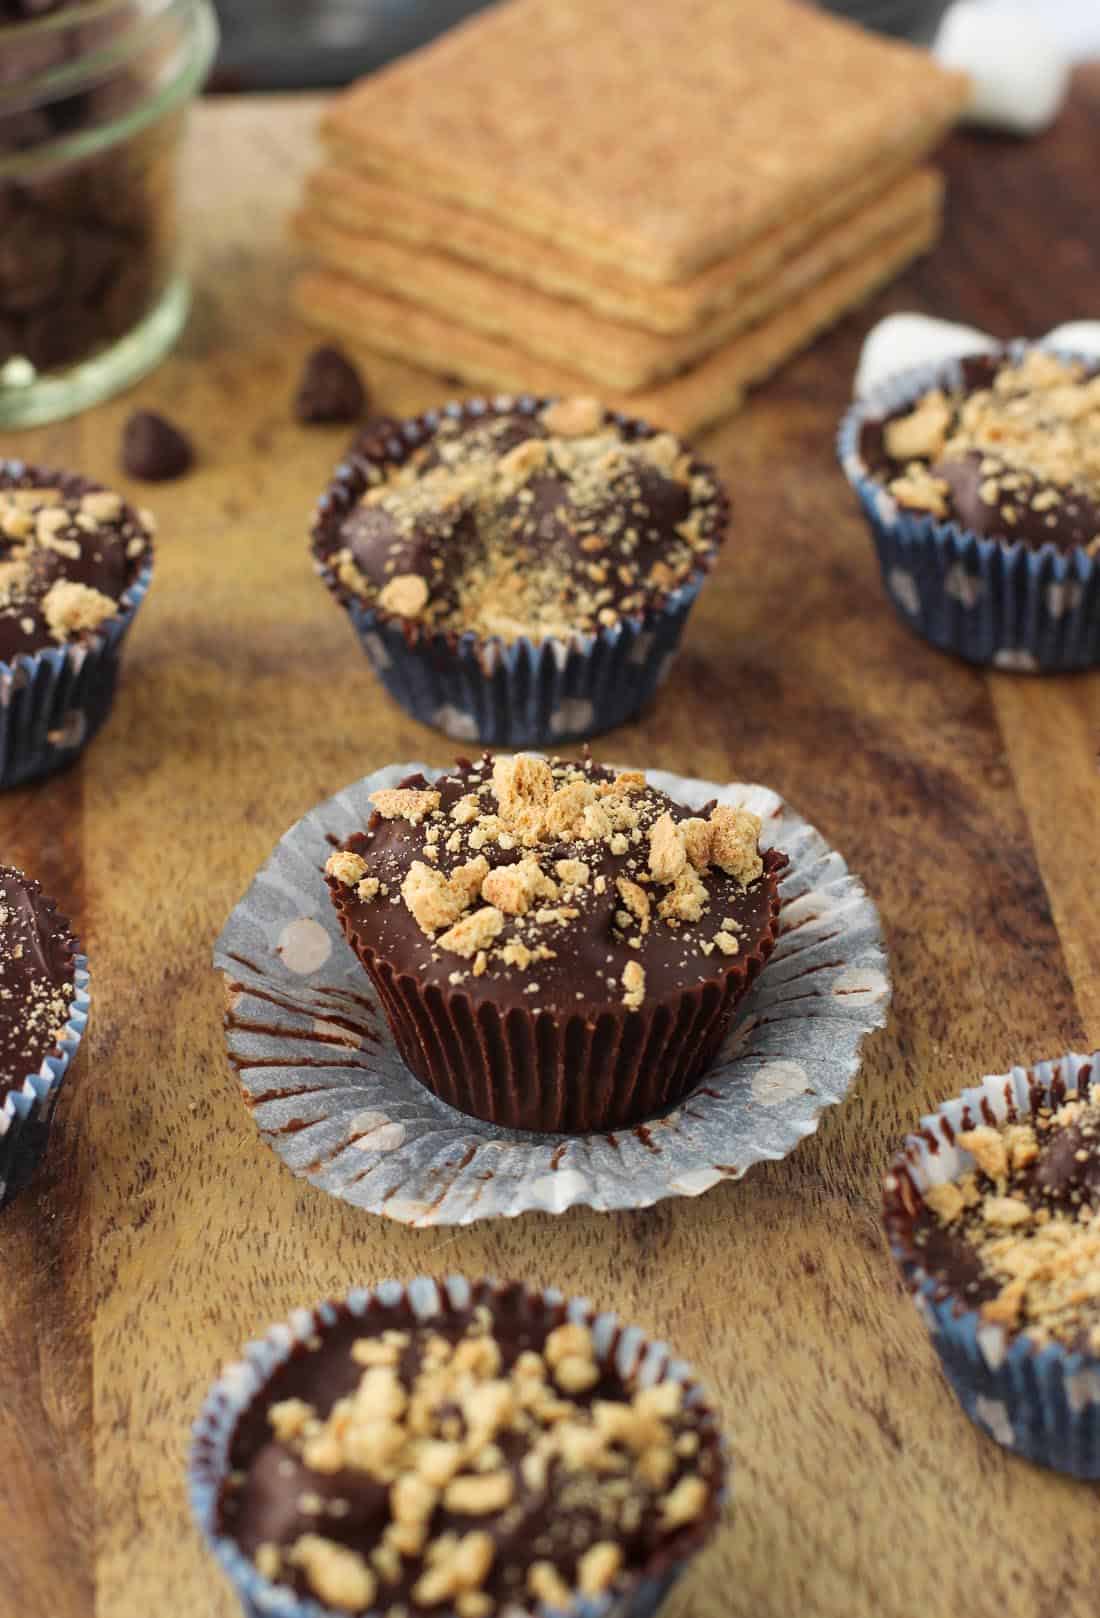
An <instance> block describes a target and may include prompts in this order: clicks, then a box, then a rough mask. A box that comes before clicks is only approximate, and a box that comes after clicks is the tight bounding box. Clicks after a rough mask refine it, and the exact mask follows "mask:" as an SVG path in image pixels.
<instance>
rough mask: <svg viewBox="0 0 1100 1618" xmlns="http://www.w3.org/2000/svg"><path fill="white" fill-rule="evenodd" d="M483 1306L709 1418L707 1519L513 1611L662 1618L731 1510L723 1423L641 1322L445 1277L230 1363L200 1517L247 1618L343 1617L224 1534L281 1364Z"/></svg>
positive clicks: (205, 1450)
mask: <svg viewBox="0 0 1100 1618" xmlns="http://www.w3.org/2000/svg"><path fill="white" fill-rule="evenodd" d="M479 1304H485V1305H487V1306H488V1307H489V1308H490V1309H491V1310H494V1309H499V1308H500V1307H501V1306H502V1305H503V1306H504V1307H506V1308H508V1309H509V1310H511V1311H513V1312H515V1311H516V1310H520V1311H523V1312H525V1313H527V1315H528V1318H532V1317H534V1318H538V1319H540V1320H544V1321H546V1322H547V1323H548V1324H549V1325H551V1326H557V1325H560V1324H562V1323H563V1322H565V1321H574V1322H576V1323H578V1324H580V1325H584V1326H587V1327H589V1329H590V1330H591V1332H592V1336H593V1340H594V1344H595V1350H596V1359H597V1363H599V1364H602V1365H611V1364H614V1366H615V1367H616V1369H617V1371H618V1372H619V1374H620V1375H621V1376H622V1377H624V1378H631V1379H632V1380H635V1379H636V1381H637V1384H638V1386H640V1387H651V1386H653V1385H655V1384H657V1383H660V1382H670V1381H674V1382H680V1383H682V1384H683V1385H684V1389H685V1392H684V1403H685V1405H688V1406H690V1407H693V1408H695V1409H696V1410H698V1411H700V1412H701V1413H702V1417H703V1426H702V1432H701V1441H702V1449H701V1460H700V1471H704V1470H705V1471H706V1472H707V1474H708V1476H709V1477H710V1479H711V1480H712V1483H713V1488H712V1491H711V1495H710V1499H709V1501H708V1504H707V1507H706V1509H705V1511H704V1513H703V1515H702V1516H701V1517H700V1518H699V1519H698V1520H697V1521H695V1522H693V1523H691V1524H689V1525H687V1526H686V1527H684V1528H683V1529H681V1530H680V1532H679V1533H677V1534H676V1535H675V1537H673V1538H671V1539H669V1540H668V1541H667V1542H666V1543H665V1544H664V1545H663V1546H661V1547H660V1548H659V1549H658V1550H656V1551H655V1552H654V1554H653V1555H652V1557H651V1558H650V1560H649V1561H648V1562H647V1563H646V1564H645V1565H644V1566H643V1567H641V1568H627V1569H625V1570H624V1572H623V1573H622V1574H620V1576H619V1577H618V1578H617V1579H616V1580H615V1583H614V1584H613V1586H612V1587H611V1589H610V1590H608V1591H606V1592H605V1593H604V1594H602V1595H593V1596H581V1595H577V1596H576V1597H575V1598H574V1600H573V1601H572V1602H571V1603H570V1605H569V1606H568V1607H567V1608H564V1609H560V1608H556V1609H554V1610H553V1611H551V1609H549V1608H548V1607H546V1606H545V1605H541V1604H540V1605H539V1606H538V1607H537V1609H536V1608H535V1607H530V1608H529V1607H527V1606H526V1605H525V1606H522V1607H521V1606H516V1605H515V1604H513V1605H512V1606H510V1607H509V1608H508V1611H509V1613H513V1614H514V1618H650V1615H651V1614H652V1613H654V1612H656V1610H657V1608H658V1607H659V1606H660V1604H661V1602H662V1601H663V1600H664V1598H665V1596H666V1595H667V1594H668V1592H669V1590H670V1589H671V1588H672V1586H673V1584H674V1583H675V1582H676V1580H677V1578H678V1577H679V1575H680V1574H681V1573H682V1572H683V1570H684V1568H685V1567H686V1566H687V1564H688V1562H689V1561H690V1559H691V1557H692V1556H693V1555H694V1554H695V1553H696V1552H697V1551H698V1550H700V1549H701V1548H702V1546H703V1545H704V1544H705V1542H706V1541H707V1540H708V1539H709V1538H710V1536H711V1535H712V1533H713V1532H714V1529H715V1527H716V1526H717V1524H718V1521H719V1519H720V1517H721V1515H722V1511H723V1507H724V1505H725V1501H726V1496H727V1490H728V1484H727V1477H728V1461H727V1457H726V1452H725V1446H724V1444H723V1442H722V1437H721V1434H720V1432H719V1428H718V1421H717V1417H716V1415H715V1413H714V1411H713V1409H712V1407H711V1405H710V1403H709V1401H708V1399H707V1397H706V1395H705V1393H704V1392H703V1389H702V1388H701V1387H700V1386H699V1384H698V1382H696V1380H695V1377H694V1374H693V1372H692V1371H691V1369H690V1368H689V1367H688V1366H687V1365H685V1364H684V1363H683V1362H682V1361H680V1360H675V1359H673V1358H672V1356H671V1354H670V1351H669V1349H668V1348H667V1347H666V1346H665V1344H663V1343H657V1342H651V1341H649V1340H648V1339H647V1338H646V1337H645V1335H644V1334H643V1333H642V1332H641V1331H639V1330H638V1329H637V1327H634V1326H623V1325H622V1324H621V1323H620V1322H619V1320H618V1318H617V1317H616V1316H615V1315H612V1314H597V1313H596V1311H595V1310H594V1309H593V1308H592V1306H591V1305H590V1304H589V1303H588V1302H587V1301H586V1300H585V1299H583V1298H572V1299H566V1298H565V1297H564V1295H563V1294H562V1293H560V1292H558V1291H556V1290H554V1289H547V1290H546V1291H542V1292H538V1291H534V1290H531V1289H529V1288H526V1287H524V1286H522V1285H520V1284H518V1283H512V1284H510V1285H507V1284H506V1285H500V1284H497V1283H495V1282H493V1281H468V1280H466V1279H465V1278H464V1277H462V1276H457V1275H451V1276H447V1277H445V1278H444V1279H442V1280H439V1281H436V1280H432V1279H431V1278H429V1277H426V1276H419V1277H417V1278H416V1279H415V1280H413V1281H411V1282H409V1283H408V1284H407V1285H403V1284H402V1283H401V1282H399V1281H385V1282H382V1283H381V1285H379V1286H377V1287H373V1288H371V1289H369V1290H368V1289H365V1288H357V1289H356V1290H355V1291H353V1292H350V1293H349V1294H348V1296H347V1297H346V1298H344V1299H341V1300H340V1301H338V1302H329V1303H322V1304H319V1305H317V1306H316V1307H315V1308H312V1309H297V1310H295V1312H294V1314H293V1315H292V1316H291V1318H290V1320H289V1321H287V1322H286V1324H285V1325H280V1326H274V1327H272V1328H271V1330H270V1331H268V1332H267V1333H266V1335H265V1336H264V1337H262V1338H260V1339H259V1340H258V1341H256V1342H251V1343H249V1344H248V1345H247V1346H246V1348H245V1350H244V1357H243V1358H242V1359H241V1360H240V1361H239V1362H238V1363H236V1364H233V1365H230V1366H228V1367H227V1369H226V1370H225V1371H224V1372H223V1373H222V1375H221V1377H220V1378H219V1380H218V1381H217V1382H216V1383H215V1384H214V1386H213V1387H212V1388H211V1390H210V1392H209V1393H208V1395H207V1397H206V1401H205V1403H204V1405H203V1408H202V1411H201V1413H200V1415H199V1418H198V1420H197V1421H196V1423H195V1426H194V1429H193V1432H192V1443H191V1453H190V1459H189V1467H188V1484H189V1493H190V1498H191V1509H192V1512H193V1513H194V1516H195V1520H196V1522H197V1523H198V1526H199V1530H200V1532H201V1533H202V1535H203V1538H204V1539H205V1541H206V1544H207V1546H208V1548H209V1549H210V1551H211V1552H212V1553H213V1554H214V1556H215V1557H216V1558H217V1560H218V1561H219V1563H220V1564H221V1566H222V1568H223V1570H224V1571H225V1572H226V1573H227V1574H228V1576H229V1578H230V1580H231V1581H232V1583H233V1586H234V1588H235V1590H236V1593H237V1596H238V1598H239V1600H240V1602H241V1606H242V1607H243V1609H244V1611H245V1613H246V1615H247V1618H340V1615H338V1614H335V1613H333V1612H332V1611H331V1610H330V1609H329V1608H326V1607H324V1606H322V1605H321V1604H320V1603H318V1602H316V1601H311V1600H307V1599H305V1598H303V1597H301V1596H299V1595H297V1594H296V1593H295V1592H294V1591H293V1590H291V1589H289V1588H287V1587H286V1586H285V1585H277V1584H272V1583H271V1582H269V1581H268V1580H267V1579H265V1578H264V1577H263V1576H262V1575H261V1574H260V1572H259V1570H258V1569H257V1568H256V1566H255V1564H254V1563H253V1562H252V1561H251V1560H250V1559H249V1558H248V1557H247V1556H245V1554H244V1552H243V1551H242V1550H241V1549H240V1547H239V1546H238V1545H237V1543H236V1541H235V1540H233V1539H232V1538H231V1537H230V1536H229V1535H228V1534H226V1533H224V1532H222V1531H221V1529H220V1524H219V1504H220V1499H221V1493H222V1488H223V1486H224V1483H225V1479H226V1477H227V1474H228V1473H229V1471H230V1469H231V1466H232V1460H231V1455H232V1448H233V1441H234V1437H235V1435H236V1432H237V1429H238V1427H239V1425H240V1423H241V1421H242V1420H243V1418H244V1416H245V1415H246V1413H247V1411H248V1410H249V1409H250V1407H251V1405H252V1404H253V1402H254V1401H255V1399H256V1398H257V1397H258V1396H259V1395H260V1394H262V1392H263V1390H264V1388H265V1387H266V1386H267V1385H268V1383H269V1382H270V1380H271V1378H272V1377H273V1376H274V1374H275V1373H276V1371H277V1370H278V1369H279V1367H280V1366H281V1365H283V1364H284V1363H285V1362H286V1361H287V1360H288V1359H289V1358H290V1357H291V1356H292V1355H293V1354H295V1353H296V1352H301V1348H302V1345H303V1344H306V1343H308V1342H309V1341H310V1340H311V1339H315V1338H316V1337H317V1336H318V1335H321V1334H323V1333H324V1331H325V1330H326V1329H328V1328H331V1327H332V1326H334V1325H335V1324H337V1323H338V1322H340V1321H341V1320H345V1319H347V1318H348V1317H349V1316H353V1317H357V1318H361V1319H362V1320H363V1322H364V1327H365V1329H367V1330H369V1329H370V1328H371V1327H372V1326H376V1327H377V1328H378V1329H385V1328H386V1327H389V1326H405V1325H407V1324H408V1323H409V1321H410V1319H413V1320H416V1321H418V1322H424V1321H429V1320H433V1319H438V1318H439V1317H440V1316H444V1315H446V1314H448V1313H450V1312H452V1311H463V1312H465V1311H467V1310H469V1309H471V1308H476V1307H477V1306H478V1305H479ZM432 1610H433V1612H434V1613H436V1614H437V1615H438V1618H454V1609H453V1607H452V1606H450V1605H444V1606H441V1607H437V1608H433V1609H432Z"/></svg>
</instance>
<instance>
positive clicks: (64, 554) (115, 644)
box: [0, 461, 153, 787]
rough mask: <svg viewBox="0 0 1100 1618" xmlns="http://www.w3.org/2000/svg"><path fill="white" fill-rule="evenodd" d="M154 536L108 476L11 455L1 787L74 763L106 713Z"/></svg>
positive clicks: (3, 586)
mask: <svg viewBox="0 0 1100 1618" xmlns="http://www.w3.org/2000/svg"><path fill="white" fill-rule="evenodd" d="M152 538H153V520H152V518H151V517H150V516H149V515H148V513H145V512H142V513H138V512H136V511H134V510H133V509H132V508H131V507H130V506H128V505H127V504H126V503H125V501H123V500H122V499H121V498H120V496H119V495H117V494H115V493H113V492H112V491H111V490H109V489H105V488H103V487H102V486H101V485H100V484H98V483H93V482H91V481H89V480H88V479H87V478H82V477H77V476H74V475H73V474H71V473H68V472H56V471H44V470H42V469H41V468H39V467H32V466H28V465H26V463H25V462H23V461H0V787H10V786H20V785H22V784H23V783H24V782H27V781H32V780H35V779H37V778H38V777H39V776H43V775H49V774H51V773H52V772H53V771H54V770H58V769H62V768H64V766H65V765H67V764H70V763H71V762H72V761H73V759H74V758H76V756H77V755H78V754H79V752H80V751H81V749H82V748H83V747H84V746H85V745H86V743H87V742H89V741H90V740H91V738H92V737H93V736H94V735H95V733H96V731H97V730H98V729H99V727H100V726H101V725H102V724H103V722H104V720H105V719H106V718H107V715H108V714H109V712H110V710H111V704H112V702H113V700H114V693H115V685H116V683H117V680H118V672H119V664H120V659H121V654H122V645H123V641H124V640H125V638H126V635H127V632H128V631H129V628H130V625H131V623H132V622H133V620H134V616H135V614H136V612H137V610H138V607H139V606H140V605H141V602H142V600H143V599H144V597H145V593H146V591H147V590H148V588H149V582H150V579H151V578H152V572H153V543H152Z"/></svg>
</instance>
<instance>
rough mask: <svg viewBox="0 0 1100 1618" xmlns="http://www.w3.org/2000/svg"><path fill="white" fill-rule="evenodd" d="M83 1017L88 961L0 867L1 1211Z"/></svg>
mask: <svg viewBox="0 0 1100 1618" xmlns="http://www.w3.org/2000/svg"><path fill="white" fill-rule="evenodd" d="M87 1020H88V963H87V961H86V960H85V959H84V957H83V955H81V954H80V952H79V946H78V945H77V942H76V940H75V938H74V937H73V934H72V929H71V927H70V926H69V923H68V922H67V921H66V919H65V917H64V916H62V915H59V914H58V911H57V907H56V906H55V905H54V903H53V901H52V900H50V899H47V898H46V896H45V894H44V893H43V892H42V889H41V888H40V887H39V885H38V883H37V882H36V881H34V879H33V878H32V877H29V876H26V875H25V874H24V873H23V872H22V871H17V870H15V869H14V868H13V867H11V866H0V1208H2V1207H4V1206H5V1205H6V1204H7V1203H8V1202H10V1201H11V1199H12V1198H13V1197H14V1196H15V1194H16V1192H17V1191H19V1190H20V1189H21V1187H23V1186H24V1185H25V1184H26V1183H27V1181H28V1180H29V1179H30V1178H31V1176H32V1175H33V1173H34V1171H35V1170H36V1168H37V1167H38V1164H39V1162H40V1160H41V1158H42V1155H43V1153H44V1151H45V1149H46V1142H47V1139H48V1136H49V1130H50V1122H51V1120H52V1117H53V1110H54V1107H55V1106H56V1104H57V1097H58V1094H59V1093H60V1090H61V1084H62V1080H63V1079H64V1077H65V1075H66V1073H67V1072H68V1069H69V1065H70V1063H71V1062H72V1059H73V1057H74V1056H75V1055H76V1050H77V1046H78V1045H79V1044H80V1040H81V1036H82V1035H83V1032H84V1026H85V1023H86V1022H87Z"/></svg>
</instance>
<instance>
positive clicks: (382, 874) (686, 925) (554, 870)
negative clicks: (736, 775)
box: [326, 754, 787, 1134]
mask: <svg viewBox="0 0 1100 1618" xmlns="http://www.w3.org/2000/svg"><path fill="white" fill-rule="evenodd" d="M371 802H372V804H373V809H374V812H373V814H372V815H371V818H370V821H369V823H368V825H367V826H366V827H365V828H364V829H363V831H362V832H360V833H357V834H356V835H354V836H352V837H350V838H349V839H348V840H347V841H346V842H345V843H344V845H343V847H342V848H341V849H339V850H338V851H337V852H335V853H334V854H333V855H332V856H331V857H330V859H329V860H328V864H327V867H326V877H327V881H328V884H329V890H330V892H331V895H332V900H333V903H334V905H335V907H336V912H337V915H338V917H339V919H340V923H341V926H342V928H343V930H344V934H345V936H346V937H347V940H348V942H349V944H350V945H351V947H352V949H353V950H354V951H355V953H356V954H357V955H358V957H359V959H360V961H361V962H362V963H363V966H364V968H365V969H366V971H367V972H368V973H369V975H370V978H371V981H372V982H373V984H374V986H375V988H376V989H377V991H378V994H379V996H380V998H381V1001H382V1004H383V1006H384V1008H385V1011H386V1015H387V1018H388V1019H389V1023H390V1027H391V1029H392V1031H393V1035H394V1038H395V1040H396V1041H397V1046H398V1049H399V1050H400V1052H401V1055H402V1058H403V1060H404V1061H405V1063H406V1065H407V1066H408V1068H409V1069H410V1071H411V1072H412V1073H414V1074H415V1075H416V1077H417V1078H418V1079H420V1080H421V1082H422V1083H424V1084H426V1085H427V1086H428V1088H429V1089H430V1090H432V1091H433V1092H434V1093H435V1094H436V1095H437V1096H439V1097H440V1098H441V1099H442V1100H444V1101H446V1102H448V1103H449V1104H450V1105H451V1106H453V1107H457V1108H458V1109H459V1110H460V1111H462V1112H466V1113H470V1114H472V1115H473V1116H474V1117H477V1118H482V1119H485V1120H487V1121H488V1122H490V1123H495V1124H499V1125H502V1126H504V1127H507V1128H514V1129H525V1130H549V1131H561V1132H565V1133H572V1134H582V1133H588V1132H591V1131H598V1130H609V1129H618V1128H620V1127H622V1126H627V1125H630V1124H635V1123H639V1122H641V1121H642V1120H644V1119H650V1118H653V1117H655V1116H657V1115H658V1114H660V1113H662V1112H664V1111H667V1110H668V1108H670V1107H672V1106H674V1105H675V1104H676V1103H677V1102H678V1101H680V1100H681V1099H682V1098H683V1097H684V1096H685V1095H686V1094H687V1093H688V1092H689V1091H690V1090H691V1088H692V1087H693V1085H695V1084H696V1083H697V1082H698V1080H699V1079H700V1078H701V1077H702V1075H703V1074H704V1073H705V1072H706V1071H707V1068H708V1067H709V1065H710V1064H711V1062H712V1061H713V1060H714V1057H715V1055H716V1053H717V1051H718V1050H719V1048H720V1046H721V1043H722V1040H723V1038H724V1036H725V1034H726V1032H727V1030H728V1029H729V1026H730V1021H731V1018H732V1015H733V1011H734V1008H735V1007H736V1005H737V1004H738V1002H739V1001H740V1000H741V999H742V997H743V996H744V995H745V993H746V992H747V990H748V988H749V986H750V985H751V984H752V983H753V982H754V981H755V979H756V977H757V975H758V974H759V972H760V970H761V968H762V967H763V965H764V962H765V961H766V960H767V959H768V957H769V955H770V954H771V952H772V949H773V947H774V944H775V940H776V936H777V933H778V927H779V876H780V873H781V872H782V871H783V870H784V869H785V867H786V864H787V857H786V855H785V854H783V853H781V852H779V851H778V850H776V849H768V850H766V851H764V852H762V851H761V849H760V846H759V837H760V829H761V826H760V821H759V819H758V818H757V816H756V815H754V814H752V813H751V812H750V811H748V810H745V809H734V808H732V807H730V806H729V805H717V804H713V803H712V804H710V805H708V806H707V807H706V808H705V810H704V812H703V813H700V814H692V813H691V812H690V811H689V810H688V809H687V808H686V807H685V806H683V805H681V804H677V803H675V802H674V801H673V800H672V799H671V798H670V797H668V796H667V794H665V793H664V792H661V791H659V790H658V789H656V788H655V787H652V786H649V785H648V784H647V782H646V779H645V776H644V774H643V773H642V772H641V771H621V772H620V771H615V770H613V769H608V768H605V767H604V766H602V765H598V764H595V763H593V762H592V760H590V759H586V760H583V761H581V762H570V761H564V760H560V759H544V758H540V757H536V756H533V755H529V754H520V755H518V756H517V757H515V758H505V759H494V758H492V757H491V756H490V755H489V754H486V755H485V757H484V758H483V759H481V760H480V761H479V762H478V763H469V762H461V761H460V762H459V764H458V765H457V767H456V768H455V769H454V770H453V771H451V772H450V773H449V774H447V775H443V776H440V777H439V778H438V779H436V780H435V781H434V782H429V781H428V780H427V779H426V777H424V776H422V775H415V776H409V777H408V778H406V779H405V780H404V781H403V782H401V784H400V785H399V786H397V787H394V788H388V789H384V790H382V791H380V792H375V793H374V794H373V795H372V799H371Z"/></svg>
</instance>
